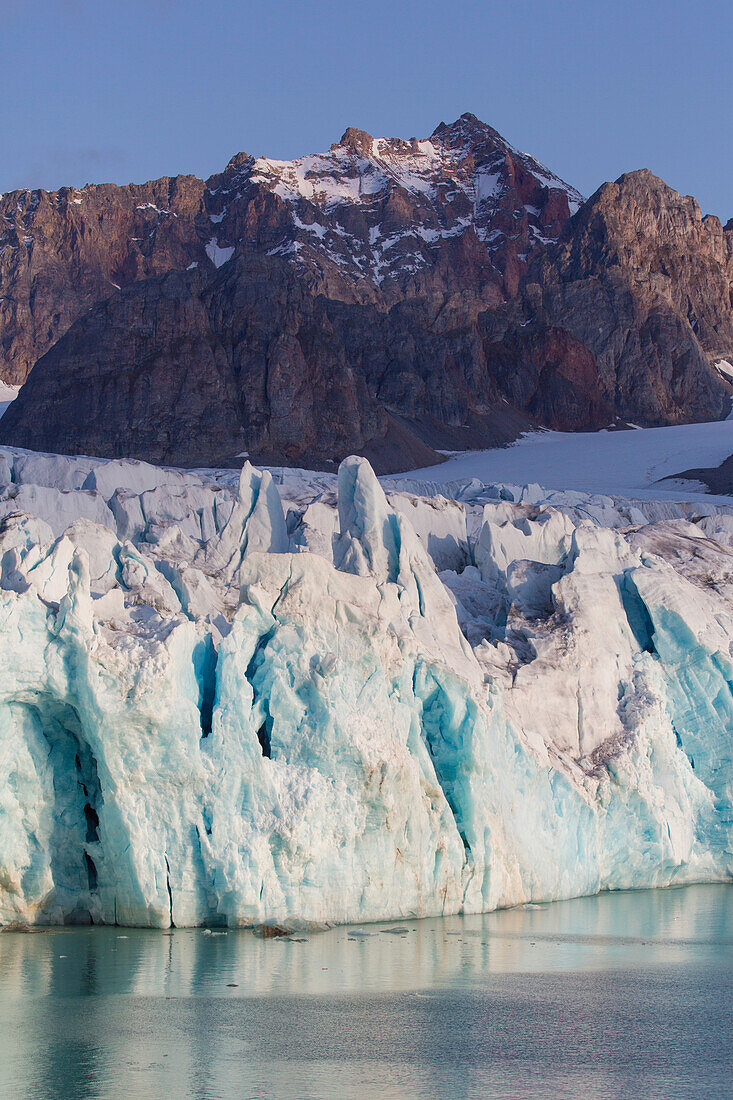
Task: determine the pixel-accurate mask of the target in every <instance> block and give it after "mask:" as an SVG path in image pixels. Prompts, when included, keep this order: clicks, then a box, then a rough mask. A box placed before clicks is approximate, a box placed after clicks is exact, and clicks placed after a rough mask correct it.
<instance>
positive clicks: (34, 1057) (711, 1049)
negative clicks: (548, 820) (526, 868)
mask: <svg viewBox="0 0 733 1100" xmlns="http://www.w3.org/2000/svg"><path fill="white" fill-rule="evenodd" d="M398 929H406V931H398ZM303 938H304V941H305V942H298V941H297V940H287V941H279V940H260V939H257V938H255V937H254V936H253V935H252V934H251V933H249V932H228V933H225V934H216V933H215V934H211V933H206V932H202V931H200V930H195V931H194V930H180V931H179V930H177V931H174V932H173V933H172V934H167V933H161V932H152V931H142V930H134V929H119V928H89V929H68V930H67V929H60V930H54V931H48V932H43V933H32V934H23V933H4V934H3V935H1V936H0V1097H2V1098H3V1100H5V1098H13V1100H15V1098H22V1100H26V1098H28V1100H35V1098H39V1100H41V1098H42V1100H55V1098H57V1097H58V1098H63V1100H68V1098H71V1097H73V1098H74V1100H84V1098H92V1097H93V1098H95V1100H97V1098H105V1100H106V1098H108V1097H110V1098H112V1097H114V1098H117V1097H125V1098H126V1100H127V1098H137V1097H140V1098H143V1097H144V1098H145V1100H149V1098H154V1097H172V1098H175V1100H179V1098H186V1097H192V1098H197V1100H199V1098H200V1100H208V1098H212V1100H213V1098H216V1100H229V1098H236V1100H247V1098H248V1097H253V1098H254V1097H256V1098H258V1100H264V1098H268V1100H269V1098H276V1100H295V1098H298V1100H315V1098H318V1100H321V1098H332V1097H333V1098H338V1100H351V1098H355V1100H371V1098H373V1097H374V1098H376V1097H379V1098H380V1100H392V1098H395V1100H396V1098H399V1100H425V1098H428V1097H446V1098H450V1100H462V1098H473V1097H477V1098H479V1097H480V1098H485V1097H497V1098H507V1100H509V1098H511V1100H515V1098H516V1100H519V1098H521V1100H530V1098H534V1097H542V1098H556V1100H564V1098H574V1100H596V1098H602V1100H606V1098H614V1100H615V1098H626V1097H628V1098H629V1100H631V1098H633V1100H637V1098H639V1097H643V1098H644V1100H655V1098H660V1100H683V1098H688V1097H695V1098H698V1097H730V1096H731V1095H733V1088H732V1085H731V1080H732V1078H731V1073H732V1071H733V1064H732V1061H731V1034H732V1033H733V1028H732V1026H731V1025H732V1023H733V1020H732V1019H731V977H732V976H733V973H732V972H733V886H695V887H687V888H684V889H679V890H660V891H639V892H633V893H622V894H605V895H602V896H600V897H596V898H582V899H577V900H574V901H567V902H558V903H556V904H554V905H549V906H543V907H538V908H523V909H515V910H509V911H505V912H500V913H492V914H488V915H486V916H482V917H465V918H451V919H447V920H426V921H404V922H400V923H399V924H397V925H389V924H384V925H370V926H365V927H364V928H362V929H360V930H354V929H346V928H337V929H333V930H331V931H329V932H325V933H322V934H318V935H306V936H304V937H303Z"/></svg>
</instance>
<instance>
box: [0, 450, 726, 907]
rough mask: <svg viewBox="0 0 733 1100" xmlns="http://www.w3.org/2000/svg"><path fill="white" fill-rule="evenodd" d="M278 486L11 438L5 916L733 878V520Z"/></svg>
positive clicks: (380, 903) (516, 494) (521, 500)
mask: <svg viewBox="0 0 733 1100" xmlns="http://www.w3.org/2000/svg"><path fill="white" fill-rule="evenodd" d="M279 480H280V481H281V484H276V481H275V480H273V477H272V476H271V474H270V473H269V472H267V471H263V472H259V471H257V470H254V469H253V468H252V467H250V466H249V465H248V464H247V465H245V467H244V469H243V471H242V473H241V476H240V477H239V479H238V481H237V479H236V476H235V475H233V474H231V473H227V472H216V471H210V472H205V471H202V472H199V473H191V472H187V473H182V472H177V471H170V470H160V469H156V468H154V467H150V466H146V465H144V464H142V463H132V462H127V463H125V462H110V463H101V462H97V461H95V460H93V459H63V458H59V457H56V456H48V455H34V454H32V453H30V452H20V451H12V450H10V449H4V450H3V451H2V452H1V453H0V481H3V482H4V483H5V487H4V488H3V489H2V490H0V517H2V518H0V640H1V644H2V661H1V662H0V761H1V768H0V923H3V924H10V923H13V922H26V923H29V924H32V923H54V922H62V921H65V920H66V921H69V920H72V921H73V920H84V919H89V917H91V919H93V920H94V921H95V922H97V921H108V922H113V921H117V922H118V923H120V924H141V925H155V926H167V925H169V924H171V923H175V924H176V925H178V926H182V925H197V924H224V925H229V926H237V925H248V924H253V923H256V922H260V921H267V920H284V919H287V918H300V919H303V920H333V921H350V920H370V919H385V918H388V917H403V916H407V915H427V914H440V913H456V912H461V911H466V912H471V911H480V910H487V909H491V908H494V907H497V906H506V905H514V904H517V903H521V902H527V901H540V900H547V899H553V898H560V897H568V896H572V895H578V894H587V893H594V892H596V891H599V890H604V889H622V888H628V887H642V886H664V885H668V884H679V883H683V882H690V881H713V880H721V879H727V878H729V877H730V876H731V872H732V871H733V813H732V806H731V800H732V796H733V791H732V777H733V767H732V762H731V730H732V727H733V658H732V656H731V653H732V650H731V641H732V640H733V550H732V549H731V546H732V545H733V515H731V512H730V510H727V509H725V508H717V509H716V508H713V507H707V508H705V507H701V506H694V507H693V506H689V507H686V506H683V505H670V504H654V503H649V502H645V503H640V502H636V503H634V502H628V501H619V500H614V499H612V498H608V497H603V498H599V497H588V496H587V495H583V494H579V493H568V494H560V493H553V494H545V495H543V493H542V491H541V490H540V489H539V488H538V487H536V486H535V487H530V488H525V489H522V490H511V489H507V488H506V487H500V486H487V485H483V484H481V483H478V482H475V483H474V482H471V483H464V484H461V485H456V486H454V487H452V488H451V487H444V488H443V490H442V491H443V493H446V494H447V497H446V496H438V495H437V494H436V493H435V491H434V489H432V488H431V487H430V486H429V485H425V486H421V487H419V490H420V495H414V492H413V493H412V494H411V493H408V492H406V491H405V486H404V485H401V484H399V483H397V482H394V483H393V484H392V485H391V487H390V490H389V492H388V493H387V495H385V491H384V489H383V487H382V486H381V485H380V483H379V482H378V481H377V479H376V477H375V476H374V474H373V472H372V470H371V468H370V467H369V465H368V463H367V462H366V461H364V460H362V459H355V458H352V459H347V460H346V461H345V462H344V463H343V464H342V466H341V468H340V470H339V474H338V479H337V480H336V479H334V478H333V477H329V476H328V475H318V476H315V477H313V478H312V479H310V480H309V479H307V478H300V480H298V479H290V480H288V478H287V477H281V478H280V479H279ZM413 489H414V486H413ZM451 496H452V498H453V499H449V498H450V497H451Z"/></svg>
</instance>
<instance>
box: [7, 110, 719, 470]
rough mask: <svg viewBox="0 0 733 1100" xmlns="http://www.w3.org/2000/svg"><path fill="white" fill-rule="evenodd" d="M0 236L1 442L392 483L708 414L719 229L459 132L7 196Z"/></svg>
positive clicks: (501, 143) (639, 184) (677, 203)
mask: <svg viewBox="0 0 733 1100" xmlns="http://www.w3.org/2000/svg"><path fill="white" fill-rule="evenodd" d="M13 203H15V206H13ZM0 217H1V218H2V219H4V220H0V357H1V358H0V376H2V377H3V378H4V380H5V381H6V382H16V383H17V382H23V381H24V380H25V379H26V378H28V376H29V375H30V378H29V381H28V382H27V383H26V385H25V386H24V387H23V389H22V390H21V393H20V395H19V397H18V399H17V401H16V402H15V404H14V406H13V407H12V408H11V410H9V411H8V413H6V416H5V417H4V418H3V420H2V423H1V424H0V439H1V440H2V441H5V442H9V443H14V444H15V445H18V446H28V447H38V448H40V449H46V450H49V449H57V450H68V451H69V452H70V453H79V452H80V451H82V450H87V451H89V452H90V453H95V454H100V455H103V454H108V455H114V456H116V457H123V455H125V454H128V453H129V454H134V455H135V456H136V457H141V458H147V459H148V460H150V461H153V462H170V463H176V464H183V465H185V464H200V463H201V462H202V461H204V460H205V461H207V462H213V463H215V464H224V463H227V462H228V463H231V462H232V461H234V460H235V459H236V458H237V456H238V455H240V454H241V453H242V452H245V451H246V452H248V453H249V454H250V455H252V456H254V457H257V458H258V459H259V460H261V461H278V462H284V463H291V464H303V463H309V464H313V465H323V464H324V463H325V464H326V465H328V464H333V463H336V462H338V461H340V459H341V458H343V457H344V455H345V454H348V453H351V452H352V451H356V452H360V453H364V454H367V455H368V456H369V458H370V460H371V461H372V462H374V463H375V465H376V466H377V467H378V468H379V469H388V468H390V469H398V468H402V469H404V468H408V467H409V466H410V465H412V466H414V465H418V464H424V463H425V462H430V461H435V460H437V458H438V456H437V454H436V451H435V448H436V447H438V448H440V447H448V448H449V449H455V445H456V443H458V445H459V446H460V445H461V444H464V445H467V446H482V445H492V444H496V443H497V442H506V441H507V440H508V439H511V438H512V437H513V436H515V435H516V433H517V431H520V430H522V428H523V427H526V426H529V425H531V424H541V425H545V426H548V427H554V428H561V429H563V430H577V429H581V430H587V429H593V428H598V427H601V426H606V425H607V424H609V423H611V422H613V421H614V420H620V421H634V422H639V423H646V424H662V423H680V422H684V421H685V420H700V419H715V418H718V417H721V416H723V415H725V414H726V412H727V411H728V408H729V406H730V396H731V392H733V391H732V390H731V385H730V382H729V381H728V380H727V379H726V377H725V376H724V374H722V373H721V372H719V371H717V370H716V369H715V367H714V363H715V360H716V357H720V358H724V357H725V356H726V355H733V305H732V301H733V293H732V291H731V288H732V287H733V231H731V230H728V229H724V228H723V227H722V225H721V223H720V221H719V220H718V219H717V218H714V217H711V216H706V217H705V218H703V217H702V215H701V214H700V211H699V207H698V206H697V204H696V203H695V201H694V199H691V198H689V197H683V196H679V195H677V193H676V192H674V191H673V190H672V189H671V188H669V187H668V186H667V185H666V184H664V183H663V181H660V180H657V178H656V177H654V176H653V175H652V174H651V173H649V172H647V171H646V170H640V171H639V172H636V173H626V174H625V175H624V176H622V177H620V178H619V180H618V181H616V183H614V184H610V183H609V184H604V185H602V187H601V188H599V189H598V190H597V191H596V192H595V194H594V195H593V196H591V197H590V199H588V200H587V201H583V198H582V196H581V195H580V194H579V193H578V192H577V191H575V189H574V188H572V187H571V186H570V185H569V184H567V183H565V182H564V181H562V180H561V179H560V178H559V177H557V176H555V175H554V174H553V173H551V172H550V170H549V169H547V168H545V166H544V165H541V164H540V163H539V162H538V161H536V160H535V159H534V158H532V157H531V156H529V155H528V154H524V153H519V152H518V151H517V150H516V149H514V148H513V147H512V146H511V145H509V143H508V142H506V141H505V139H504V138H503V137H501V135H500V134H498V133H497V131H495V130H494V129H493V128H492V127H490V126H488V125H486V124H485V123H482V122H480V121H479V120H478V119H477V118H476V117H475V116H474V115H471V114H469V113H466V114H464V115H462V116H461V117H460V118H459V119H457V120H456V121H455V122H454V123H451V124H449V125H446V124H445V123H441V124H439V125H438V126H437V127H436V128H435V130H434V131H433V133H432V134H431V135H430V137H429V138H426V139H421V140H418V139H415V138H413V139H409V140H405V139H401V138H390V139H385V138H374V137H372V135H370V134H368V133H367V132H366V131H363V130H359V129H357V128H355V127H349V128H347V129H346V131H345V132H344V134H343V136H342V138H341V139H340V140H339V141H338V142H335V143H334V144H333V145H332V146H331V148H330V149H329V150H328V151H327V152H326V153H322V154H309V155H307V156H304V157H300V158H296V159H295V160H292V161H276V160H273V159H271V158H267V157H252V156H250V155H248V154H246V153H239V154H236V155H235V156H234V157H232V158H231V160H230V161H229V164H228V165H227V167H226V168H225V170H224V171H223V172H222V173H219V174H215V175H214V176H211V177H210V178H209V179H208V180H207V181H202V180H198V179H196V178H195V177H190V176H188V177H180V176H179V177H173V178H168V177H164V178H163V179H161V180H157V181H152V182H150V183H148V184H143V185H130V186H129V187H128V188H116V187H115V186H114V185H94V186H92V187H90V188H88V189H84V190H83V191H81V192H76V191H74V190H73V189H62V191H59V192H55V193H47V192H16V193H9V195H8V194H6V195H5V196H3V197H2V198H1V199H0ZM3 226H4V228H2V227H3ZM9 246H10V247H9ZM176 272H178V273H179V275H178V276H176V277H175V278H173V276H174V275H175V273H176ZM172 288H175V289H174V290H173V289H172ZM182 349H187V350H186V352H185V356H184V354H183V351H182ZM110 395H114V400H113V401H112V399H111V398H110ZM146 395H147V396H146ZM112 404H115V405H116V410H115V412H114V413H113V410H112ZM38 407H42V408H43V409H44V417H43V422H42V423H40V422H39V418H38V417H37V416H34V413H33V410H34V408H35V409H36V410H37V409H38ZM152 409H155V413H154V414H153V413H152V411H151V410H152ZM184 410H187V412H186V414H185V415H184ZM115 416H116V417H117V422H113V419H114V417H115ZM153 420H154V423H153ZM105 448H106V450H105Z"/></svg>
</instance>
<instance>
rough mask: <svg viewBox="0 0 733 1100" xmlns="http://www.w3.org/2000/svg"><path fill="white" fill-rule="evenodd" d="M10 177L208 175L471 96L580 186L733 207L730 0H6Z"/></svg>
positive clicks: (35, 182)
mask: <svg viewBox="0 0 733 1100" xmlns="http://www.w3.org/2000/svg"><path fill="white" fill-rule="evenodd" d="M0 34H1V35H2V63H1V64H0V93H1V94H2V102H3V105H4V107H3V110H2V112H0V192H2V191H9V190H13V189H15V188H19V187H45V188H57V187H60V186H62V185H65V184H66V185H74V186H77V187H79V186H83V185H84V184H85V183H101V182H106V181H111V182H115V183H128V182H130V181H135V182H142V181H144V180H146V179H152V178H155V177H158V176H162V175H176V174H177V173H179V172H182V173H193V174H195V175H198V176H202V177H204V178H205V177H207V176H209V175H211V174H212V173H214V172H218V171H221V169H222V168H223V167H224V166H225V165H226V163H227V162H228V160H229V159H230V157H231V156H233V155H234V154H235V153H236V152H239V151H241V150H244V151H246V152H248V153H253V154H255V155H263V154H266V155H268V156H272V157H276V158H280V159H290V158H292V157H296V156H300V155H302V154H305V153H310V152H317V151H322V150H325V149H327V148H328V147H329V146H330V145H331V144H332V143H333V142H335V141H337V140H338V138H339V137H340V136H341V134H342V133H343V131H344V130H345V129H346V127H347V126H350V125H351V126H357V127H359V128H360V129H363V130H368V131H369V132H370V133H371V134H373V135H375V136H377V137H382V136H386V137H393V136H399V137H406V138H409V137H413V136H416V137H420V138H421V137H427V136H428V135H429V134H430V133H431V132H432V130H433V129H434V128H435V126H436V125H437V124H438V123H439V122H441V121H445V122H451V121H453V120H454V119H455V118H457V117H458V116H459V115H461V114H462V113H463V112H464V111H471V112H472V113H473V114H475V115H477V116H478V117H479V118H481V119H483V121H485V122H488V123H490V124H491V125H492V126H494V127H495V128H496V129H497V130H499V131H500V133H502V134H503V135H504V137H505V138H506V139H507V140H508V141H509V142H511V144H513V145H515V146H517V147H518V148H519V149H521V150H523V151H525V152H529V153H532V155H533V156H535V157H537V158H538V159H539V160H540V161H542V162H543V163H544V164H546V165H547V166H548V167H550V168H551V169H552V170H553V171H554V172H556V173H557V174H558V175H560V176H562V177H563V178H564V179H566V180H567V181H568V182H570V183H572V184H574V185H575V186H576V187H577V188H578V189H579V190H580V191H582V192H583V193H584V194H585V195H590V194H592V192H593V191H595V189H596V188H597V187H599V186H600V184H601V183H603V182H604V181H606V180H611V179H616V178H617V177H618V176H619V175H621V173H622V172H627V171H631V170H633V169H635V168H642V167H643V168H650V169H651V170H652V172H654V173H655V174H656V175H659V176H661V177H662V178H664V179H665V180H666V181H667V182H668V183H669V184H671V185H672V186H673V187H674V188H676V189H677V190H678V191H681V192H682V193H684V194H692V195H695V197H696V198H697V199H698V201H699V202H700V205H701V207H702V209H703V212H704V213H715V214H718V215H719V216H720V217H721V219H722V220H723V222H725V221H727V219H728V218H731V217H733V141H731V136H732V135H731V109H732V108H733V64H732V62H731V58H732V57H733V3H731V0H696V2H694V3H693V2H687V0H685V2H682V0H616V2H615V3H611V4H609V3H603V4H601V3H599V2H598V0H502V2H501V3H497V2H495V0H467V2H462V0H440V2H437V0H420V2H416V0H369V2H358V3H355V2H352V0H341V2H333V0H287V2H286V0H246V2H245V0H208V2H206V0H145V2H143V0H114V2H111V0H97V2H96V3H90V2H88V0H32V2H29V0H0Z"/></svg>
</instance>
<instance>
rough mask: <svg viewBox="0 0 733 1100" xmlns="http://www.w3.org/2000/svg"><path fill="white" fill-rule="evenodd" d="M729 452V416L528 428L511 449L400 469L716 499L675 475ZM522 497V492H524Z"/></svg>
mask: <svg viewBox="0 0 733 1100" xmlns="http://www.w3.org/2000/svg"><path fill="white" fill-rule="evenodd" d="M731 453H733V420H731V419H728V420H721V421H716V422H714V423H709V424H683V425H679V426H675V427H666V428H643V429H638V430H636V431H633V430H631V431H605V432H574V433H570V432H548V431H541V432H531V433H528V434H527V435H525V436H523V437H522V438H521V439H519V440H517V442H516V443H515V444H513V445H512V446H510V447H501V448H495V449H494V450H490V451H466V452H464V453H461V454H455V455H451V457H450V458H449V459H448V461H446V462H444V463H442V464H441V465H440V466H433V467H430V468H429V469H423V470H416V471H415V472H414V473H413V474H403V475H401V477H402V479H404V481H405V483H407V482H408V481H415V482H418V483H432V484H435V485H436V486H445V485H446V484H448V483H451V482H459V481H462V480H466V479H468V480H470V479H476V480H477V481H479V482H482V483H484V484H497V483H505V484H512V485H515V486H524V485H528V484H531V483H537V482H541V483H542V486H543V487H544V488H545V489H556V490H558V489H559V490H578V491H580V492H584V493H605V494H608V495H611V496H618V497H629V498H638V499H645V500H677V501H684V500H688V501H690V500H697V501H706V502H707V503H710V502H712V501H713V500H718V499H719V501H720V502H721V503H725V502H726V500H727V499H728V498H723V497H721V498H714V497H711V496H709V495H707V493H706V491H705V487H704V486H703V485H699V484H692V483H691V482H690V481H685V480H679V479H677V478H675V475H676V474H679V473H681V472H682V471H684V470H691V469H699V468H701V467H711V466H718V465H720V463H721V462H723V461H724V459H726V458H727V457H728V456H729V455H730V454H731ZM525 495H526V494H525Z"/></svg>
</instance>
